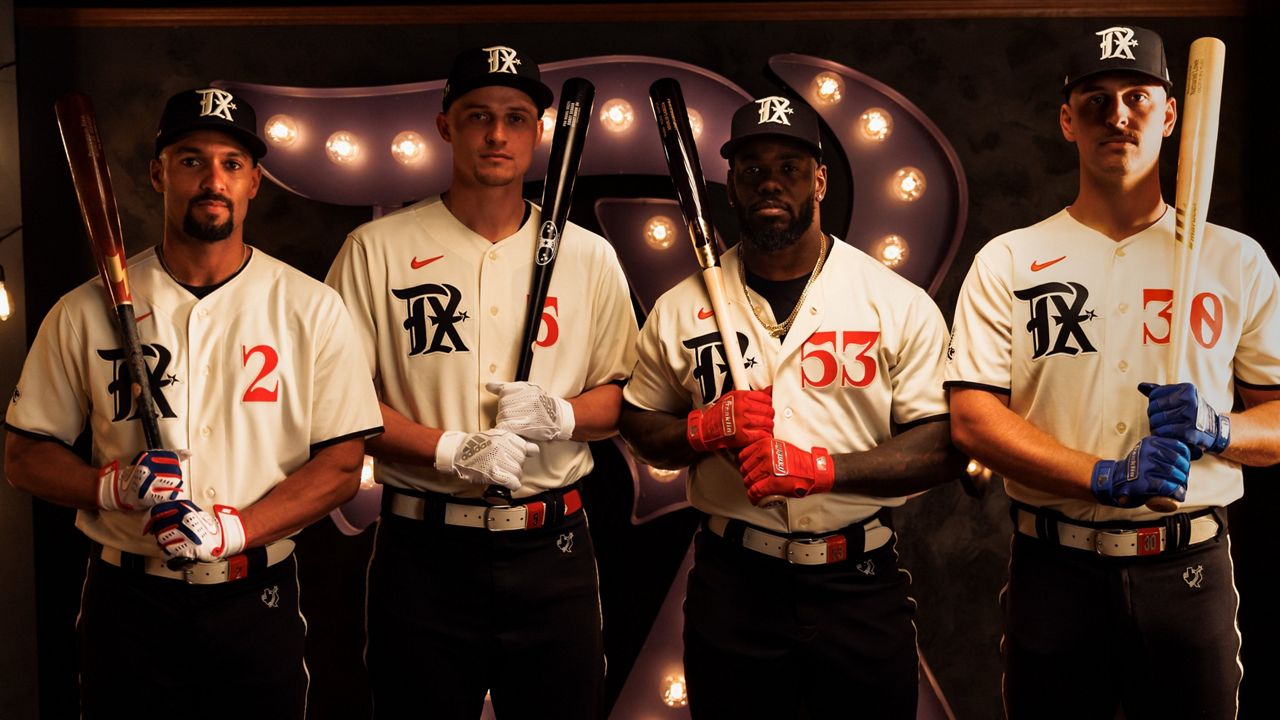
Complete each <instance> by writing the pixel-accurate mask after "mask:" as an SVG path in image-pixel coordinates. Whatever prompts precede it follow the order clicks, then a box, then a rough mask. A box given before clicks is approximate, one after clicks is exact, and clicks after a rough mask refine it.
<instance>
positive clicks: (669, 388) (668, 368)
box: [622, 304, 692, 414]
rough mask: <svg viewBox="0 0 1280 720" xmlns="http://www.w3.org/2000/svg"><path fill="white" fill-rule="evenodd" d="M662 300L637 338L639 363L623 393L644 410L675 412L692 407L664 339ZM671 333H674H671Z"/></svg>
mask: <svg viewBox="0 0 1280 720" xmlns="http://www.w3.org/2000/svg"><path fill="white" fill-rule="evenodd" d="M660 313H661V304H659V306H658V307H655V308H654V310H653V312H651V313H649V317H648V318H647V319H646V320H645V323H644V327H643V328H641V329H640V337H639V339H638V340H637V342H636V364H635V369H634V370H632V371H631V379H630V380H628V381H627V386H626V388H625V389H624V390H623V393H622V397H623V399H624V400H626V401H627V402H629V403H631V404H632V405H634V406H636V407H638V408H640V409H642V410H657V411H661V412H667V413H672V414H681V413H685V412H688V411H689V409H690V408H691V407H692V404H691V401H690V399H689V392H688V391H687V390H685V388H684V387H683V386H682V385H681V384H680V382H679V380H677V378H676V372H675V368H674V367H672V359H671V357H670V355H669V354H668V348H667V346H666V344H665V343H664V342H663V340H662V336H663V329H662V321H661V316H660ZM671 337H673V338H674V337H675V335H674V334H671Z"/></svg>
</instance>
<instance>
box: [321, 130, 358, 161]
mask: <svg viewBox="0 0 1280 720" xmlns="http://www.w3.org/2000/svg"><path fill="white" fill-rule="evenodd" d="M324 150H325V152H327V153H329V159H330V160H332V161H334V162H336V163H338V164H339V165H347V164H350V163H353V162H355V160H356V158H357V157H359V156H360V142H359V141H358V140H357V139H356V136H355V135H353V134H352V133H349V132H346V131H345V130H339V131H338V132H336V133H334V134H332V135H330V136H329V139H328V140H326V141H325V143H324Z"/></svg>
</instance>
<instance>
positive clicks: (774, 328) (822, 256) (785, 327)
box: [738, 233, 827, 338]
mask: <svg viewBox="0 0 1280 720" xmlns="http://www.w3.org/2000/svg"><path fill="white" fill-rule="evenodd" d="M826 259H827V236H826V233H823V235H822V245H821V246H820V247H819V248H818V262H816V263H814V264H813V272H811V273H809V280H808V281H807V282H805V284H804V289H803V290H801V291H800V299H799V300H796V304H795V307H793V308H791V314H790V315H788V316H787V319H786V320H783V321H782V322H780V323H778V324H776V325H774V324H773V323H770V322H769V321H768V320H765V319H764V313H762V312H761V311H760V306H759V305H757V304H755V303H753V302H751V293H749V292H747V263H746V259H745V258H744V257H743V253H742V249H739V250H738V277H739V278H740V279H741V280H742V294H743V295H744V296H745V297H746V298H747V302H748V303H749V304H750V305H751V312H753V313H755V316H756V320H758V321H759V322H760V324H761V325H762V326H764V329H765V331H766V332H768V333H769V334H770V335H772V336H773V337H776V338H781V337H783V336H785V335H786V334H787V332H788V331H789V330H791V323H793V322H795V321H796V316H797V315H799V314H800V308H802V307H804V299H805V297H807V296H808V295H809V288H810V287H812V286H813V281H814V280H816V279H817V278H818V273H819V272H821V271H822V265H823V263H824V262H826Z"/></svg>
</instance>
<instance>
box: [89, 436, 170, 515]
mask: <svg viewBox="0 0 1280 720" xmlns="http://www.w3.org/2000/svg"><path fill="white" fill-rule="evenodd" d="M187 457H189V455H188V453H186V452H185V451H184V452H174V451H173V450H143V451H142V452H140V453H138V454H137V455H135V456H134V457H133V462H132V463H130V464H129V467H127V468H125V470H124V471H123V472H122V471H121V470H120V461H119V460H112V461H111V462H110V463H108V464H107V465H103V466H102V467H101V468H100V469H99V470H98V507H99V508H100V509H102V510H146V509H147V508H149V507H154V506H156V505H158V504H160V503H162V502H168V501H170V500H177V499H178V498H180V497H185V496H186V489H185V487H184V486H183V483H182V461H183V460H184V459H186V458H187Z"/></svg>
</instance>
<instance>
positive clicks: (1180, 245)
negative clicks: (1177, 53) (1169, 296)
mask: <svg viewBox="0 0 1280 720" xmlns="http://www.w3.org/2000/svg"><path fill="white" fill-rule="evenodd" d="M1226 59H1227V46H1226V45H1225V44H1224V43H1223V42H1222V41H1221V40H1219V39H1217V38H1212V37H1202V38H1200V39H1198V40H1196V41H1195V42H1193V43H1191V56H1190V58H1189V59H1188V61H1187V91H1186V96H1185V97H1184V99H1183V102H1182V134H1181V139H1180V141H1179V145H1178V186H1177V191H1176V194H1175V195H1174V201H1173V204H1174V211H1175V213H1176V214H1177V227H1176V229H1175V230H1174V241H1173V308H1172V314H1171V315H1170V319H1169V354H1168V356H1167V357H1166V366H1165V370H1166V374H1165V382H1166V383H1177V382H1183V381H1184V379H1185V380H1189V378H1187V377H1185V376H1186V373H1187V368H1186V353H1187V345H1188V342H1187V337H1188V334H1189V332H1190V330H1191V323H1190V320H1191V303H1192V301H1193V300H1194V299H1195V283H1196V270H1197V269H1198V267H1199V265H1200V252H1201V251H1202V249H1203V247H1204V226H1205V222H1206V220H1207V217H1208V215H1209V195H1210V192H1211V190H1212V189H1213V164H1214V160H1215V159H1216V158H1217V154H1218V119H1219V115H1220V109H1219V108H1220V106H1221V104H1222V70H1223V67H1224V66H1225V64H1226ZM1147 507H1148V508H1150V509H1151V510H1154V511H1156V512H1175V511H1177V509H1178V502H1177V501H1175V500H1173V499H1171V498H1165V497H1156V498H1151V499H1150V500H1148V501H1147Z"/></svg>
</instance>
